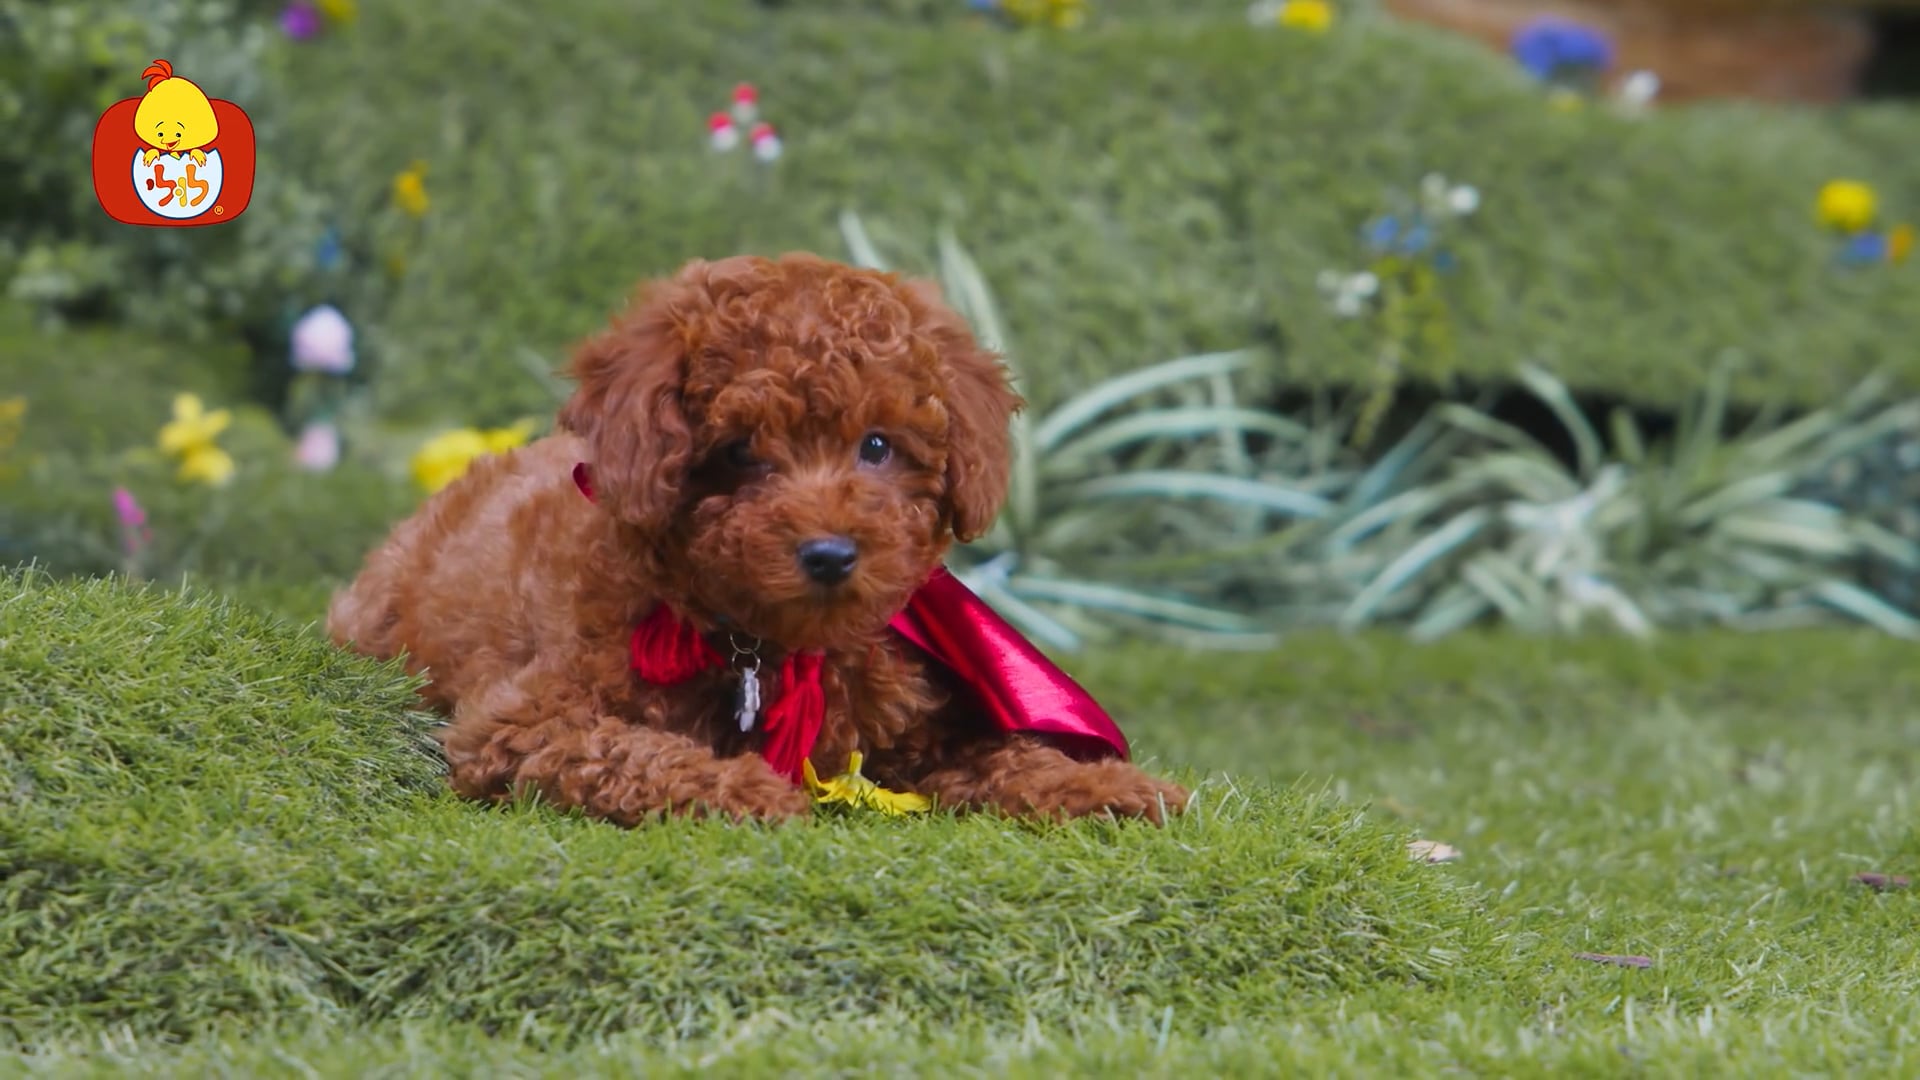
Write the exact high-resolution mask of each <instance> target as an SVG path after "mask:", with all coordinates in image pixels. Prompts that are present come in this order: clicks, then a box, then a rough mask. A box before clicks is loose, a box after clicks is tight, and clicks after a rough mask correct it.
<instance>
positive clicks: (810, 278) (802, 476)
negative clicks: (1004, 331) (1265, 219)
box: [561, 256, 1019, 648]
mask: <svg viewBox="0 0 1920 1080" xmlns="http://www.w3.org/2000/svg"><path fill="white" fill-rule="evenodd" d="M574 374H575V376H576V377H577V378H578V379H579V381H580V387H579V390H578V392H577V393H576V394H575V395H574V397H573V399H572V400H570V401H569V402H568V404H567V406H566V408H565V409H563V410H562V414H561V422H562V424H563V425H564V426H566V427H568V428H569V429H572V430H574V431H576V432H578V433H580V434H581V435H583V436H584V437H585V438H586V441H587V443H588V446H589V449H590V453H591V455H592V461H591V462H590V463H589V464H590V466H591V467H592V469H593V475H594V480H595V487H596V491H597V494H598V497H599V498H600V501H601V502H602V503H603V504H604V505H605V506H606V507H607V508H608V510H609V511H610V512H612V513H614V514H616V515H617V516H619V517H620V518H621V519H623V520H624V521H626V522H627V523H629V524H630V525H633V526H635V529H634V530H632V532H633V535H635V536H636V537H637V538H638V540H637V541H636V542H637V543H640V544H644V545H646V546H647V547H648V548H649V550H648V551H647V552H645V555H646V557H648V558H650V559H652V560H653V562H654V576H655V577H656V578H657V579H658V580H659V581H660V585H661V587H662V590H663V592H664V593H665V594H666V596H665V598H666V599H668V600H669V602H671V603H673V604H675V606H677V607H679V608H681V609H682V610H683V611H687V612H689V613H693V614H696V615H699V616H701V617H704V618H706V619H708V620H715V621H721V622H723V623H725V624H727V625H730V626H732V627H737V628H738V629H740V630H741V631H743V632H745V633H748V634H752V635H755V636H758V637H761V638H765V639H767V640H769V641H773V642H777V643H779V644H780V645H782V646H785V647H787V648H828V647H849V646H853V645H857V644H859V643H861V642H863V641H867V640H870V639H871V638H872V637H873V636H874V635H876V634H878V633H879V632H880V631H881V630H882V629H883V628H884V627H885V625H886V623H887V620H888V619H889V618H891V617H892V615H893V614H894V613H895V612H896V611H898V610H899V609H900V608H901V607H902V606H903V605H904V604H905V603H906V600H907V597H908V595H909V594H910V593H911V592H912V591H913V589H914V588H915V587H917V586H918V585H919V584H920V583H921V582H922V581H924V580H925V579H926V576H927V574H928V573H929V572H930V571H931V570H932V569H933V567H934V566H935V565H936V564H937V563H938V562H939V560H940V558H941V557H942V556H943V555H944V554H945V552H946V550H947V547H948V545H949V544H950V542H951V541H952V540H953V539H954V538H955V537H956V536H958V537H959V538H960V539H970V538H972V537H973V536H976V535H978V534H979V533H980V532H983V531H984V530H985V529H986V527H987V526H988V525H989V524H990V523H991V521H992V518H993V516H994V514H995V513H996V512H997V511H998V509H999V506H1000V502H1001V499H1002V498H1003V497H1004V494H1005V488H1006V481H1007V471H1008V470H1007V462H1008V445H1007V422H1008V420H1009V418H1010V417H1011V415H1012V413H1013V410H1015V409H1016V408H1018V407H1019V398H1018V397H1017V396H1016V395H1015V394H1014V393H1013V392H1012V390H1011V389H1010V388H1009V387H1008V385H1007V382H1006V375H1005V371H1004V369H1003V368H1002V367H1001V366H1000V364H999V363H998V361H997V360H996V359H995V358H994V357H993V356H991V355H990V354H988V353H986V352H984V351H983V350H981V348H980V347H979V345H978V343H977V342H976V341H975V340H974V338H973V336H972V334H971V332H970V331H969V330H968V329H967V327H966V325H965V324H964V322H963V321H962V320H961V319H960V318H959V317H958V316H957V315H956V314H955V313H954V312H952V311H951V310H950V309H949V308H947V307H946V306H945V305H944V304H943V303H941V302H940V300H939V299H938V297H937V296H936V295H934V294H933V293H932V291H931V290H930V289H928V288H927V287H926V286H924V285H918V284H911V283H906V282H902V281H900V280H899V279H897V278H894V277H892V276H891V275H885V274H879V273H875V272H871V271H864V270H858V269H855V268H852V267H847V266H844V265H840V264H837V263H832V262H828V261H826V260H822V259H818V258H815V257H811V256H788V257H785V258H783V259H780V260H768V259H760V258H752V257H743V258H737V259H730V260H726V261H723V262H719V263H696V264H693V265H691V266H689V267H688V268H687V269H686V270H683V271H682V272H681V273H680V274H679V275H678V276H677V277H675V278H674V279H672V280H671V281H669V282H666V283H664V284H662V285H660V286H657V287H656V288H654V289H653V290H651V291H650V292H649V293H647V294H646V295H644V296H643V297H642V299H641V300H640V302H639V303H638V305H637V306H636V308H635V309H634V311H633V312H632V313H630V314H629V315H628V316H627V317H626V318H625V319H623V320H621V321H620V322H618V323H617V324H616V325H615V327H614V328H613V329H612V330H610V331H609V332H607V333H605V334H603V335H601V336H600V337H598V338H595V339H593V340H592V341H589V342H588V343H587V344H586V345H585V346H583V347H582V349H581V350H580V353H579V354H578V356H577V357H576V360H575V364H574Z"/></svg>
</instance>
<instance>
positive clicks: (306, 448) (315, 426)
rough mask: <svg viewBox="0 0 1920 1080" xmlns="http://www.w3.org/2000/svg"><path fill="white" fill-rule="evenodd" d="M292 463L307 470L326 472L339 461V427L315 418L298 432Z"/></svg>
mask: <svg viewBox="0 0 1920 1080" xmlns="http://www.w3.org/2000/svg"><path fill="white" fill-rule="evenodd" d="M293 463H294V464H295V465H298V466H300V467H301V468H303V469H306V470H308V471H309V472H326V471H327V470H328V469H331V468H333V467H334V466H335V465H338V464H339V463H340V429H339V428H337V427H334V426H333V425H332V424H330V423H328V422H326V421H325V420H316V421H314V422H313V423H311V424H308V425H307V426H306V427H305V428H304V429H302V430H301V432H300V441H299V442H298V443H297V444H295V446H294V448H293Z"/></svg>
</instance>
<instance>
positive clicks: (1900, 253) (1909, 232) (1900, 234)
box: [1887, 225, 1913, 263]
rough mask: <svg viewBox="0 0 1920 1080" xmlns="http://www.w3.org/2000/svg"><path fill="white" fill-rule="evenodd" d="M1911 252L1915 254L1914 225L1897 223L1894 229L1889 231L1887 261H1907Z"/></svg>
mask: <svg viewBox="0 0 1920 1080" xmlns="http://www.w3.org/2000/svg"><path fill="white" fill-rule="evenodd" d="M1911 254H1913V226H1911V225H1895V226H1894V227H1893V231H1892V232H1889V233H1887V261H1888V262H1893V263H1899V262H1906V261H1907V256H1908V255H1911Z"/></svg>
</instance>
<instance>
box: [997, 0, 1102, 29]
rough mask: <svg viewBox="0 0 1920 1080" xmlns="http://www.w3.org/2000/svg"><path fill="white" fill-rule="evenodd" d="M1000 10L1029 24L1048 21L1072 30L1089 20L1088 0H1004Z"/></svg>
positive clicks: (1014, 18)
mask: <svg viewBox="0 0 1920 1080" xmlns="http://www.w3.org/2000/svg"><path fill="white" fill-rule="evenodd" d="M1000 10H1002V11H1004V12H1006V14H1007V15H1008V16H1009V17H1011V18H1012V19H1013V20H1014V21H1015V22H1019V23H1024V24H1026V25H1029V26H1032V25H1035V24H1038V23H1046V24H1048V25H1049V26H1053V27H1056V28H1058V29H1061V30H1071V29H1073V28H1074V27H1076V26H1079V25H1080V24H1081V23H1083V22H1085V21H1087V0H1002V2H1001V5H1000Z"/></svg>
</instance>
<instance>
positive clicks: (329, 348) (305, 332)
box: [292, 304, 353, 375]
mask: <svg viewBox="0 0 1920 1080" xmlns="http://www.w3.org/2000/svg"><path fill="white" fill-rule="evenodd" d="M292 336H293V367H294V370H296V371H318V372H324V373H325V374H328V375H345V374H347V373H348V372H350V371H352V370H353V324H352V323H349V322H348V321H347V317H346V316H345V315H342V314H340V310H339V309H338V308H336V307H334V306H333V305H331V304H322V305H320V306H319V307H317V308H314V309H313V310H312V311H309V312H307V313H306V314H305V315H302V316H300V320H299V321H298V322H296V323H294V324H293V335H292Z"/></svg>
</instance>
